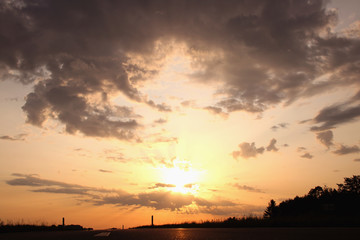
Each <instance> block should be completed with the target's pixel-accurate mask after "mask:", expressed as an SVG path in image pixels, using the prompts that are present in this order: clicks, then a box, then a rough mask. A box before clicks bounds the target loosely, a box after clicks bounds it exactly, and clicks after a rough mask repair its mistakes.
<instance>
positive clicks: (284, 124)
mask: <svg viewBox="0 0 360 240" xmlns="http://www.w3.org/2000/svg"><path fill="white" fill-rule="evenodd" d="M287 126H289V123H279V124H277V125H274V126H272V127H271V130H273V131H277V130H278V129H279V128H287Z"/></svg>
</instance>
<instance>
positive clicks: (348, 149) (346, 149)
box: [333, 144, 360, 155]
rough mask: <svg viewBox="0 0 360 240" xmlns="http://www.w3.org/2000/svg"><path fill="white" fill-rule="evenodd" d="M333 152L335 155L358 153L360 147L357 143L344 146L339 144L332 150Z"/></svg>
mask: <svg viewBox="0 0 360 240" xmlns="http://www.w3.org/2000/svg"><path fill="white" fill-rule="evenodd" d="M333 153H335V154H337V155H346V154H352V153H360V148H359V146H357V145H353V146H346V145H342V144H341V145H340V146H339V148H338V149H337V150H335V151H333Z"/></svg>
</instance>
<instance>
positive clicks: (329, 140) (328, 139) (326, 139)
mask: <svg viewBox="0 0 360 240" xmlns="http://www.w3.org/2000/svg"><path fill="white" fill-rule="evenodd" d="M316 138H317V139H318V140H319V141H320V143H322V144H323V145H325V146H326V147H327V148H329V147H331V146H332V145H334V142H333V140H334V135H333V132H332V131H331V130H327V131H324V132H318V133H316Z"/></svg>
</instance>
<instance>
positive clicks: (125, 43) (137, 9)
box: [0, 0, 360, 141]
mask: <svg viewBox="0 0 360 240" xmlns="http://www.w3.org/2000/svg"><path fill="white" fill-rule="evenodd" d="M325 3H326V2H325V1H320V0H315V1H291V0H284V1H264V0H256V1H232V0H230V1H221V0H212V1H190V0H184V1H176V0H166V1H165V0H163V1H162V0H159V1H130V0H125V1H113V0H106V1H97V0H86V1H76V2H74V1H45V0H28V1H21V0H14V1H2V2H1V3H0V21H1V22H2V24H1V26H0V34H1V36H2V40H1V48H0V78H1V79H2V80H4V79H7V80H12V81H17V82H21V83H23V84H33V85H34V88H33V91H32V92H31V93H29V94H28V95H27V96H26V103H25V104H24V106H23V111H24V112H25V114H26V116H27V122H28V123H30V124H32V125H35V126H39V127H41V126H43V125H44V124H45V122H46V121H47V120H56V121H58V122H60V123H62V124H63V125H64V126H65V131H66V132H67V133H69V134H76V133H81V134H83V135H85V136H92V137H104V138H107V137H111V138H117V139H122V140H127V141H134V140H135V141H140V139H139V136H137V129H138V128H139V127H141V124H140V123H139V121H138V120H137V118H136V117H135V116H136V115H137V114H136V113H134V112H132V109H127V110H125V111H122V110H123V109H125V108H126V107H125V106H118V105H116V104H114V103H113V102H112V100H111V99H112V97H114V96H117V95H119V94H120V95H122V96H124V97H125V98H126V99H127V101H129V102H136V103H138V104H144V105H146V106H149V107H150V108H153V109H154V110H156V111H160V112H165V113H166V112H171V111H172V106H169V105H167V104H166V103H164V102H155V101H154V100H152V99H150V98H149V97H148V96H147V95H146V94H145V93H142V92H141V90H140V87H139V86H140V85H141V83H143V82H145V81H152V79H153V78H154V77H155V76H156V75H157V74H158V73H159V72H160V71H161V69H162V66H163V61H164V59H165V56H166V54H167V52H166V49H168V48H169V49H171V47H169V46H172V45H173V44H175V45H176V44H180V43H181V44H184V45H185V46H186V49H187V54H188V55H189V56H190V58H191V63H192V65H193V66H195V70H194V72H193V73H192V74H190V75H189V77H190V79H191V81H197V82H201V83H204V84H213V83H214V84H216V86H217V90H216V92H215V94H216V96H221V97H220V98H218V99H217V100H216V102H215V103H214V104H211V105H210V106H207V107H205V108H206V109H207V110H209V111H211V112H214V113H221V114H224V116H226V115H227V114H229V113H231V112H235V111H246V112H251V113H260V112H263V111H265V110H266V109H268V108H269V107H272V106H274V105H278V104H291V103H292V102H294V101H296V100H297V99H300V98H306V97H309V96H313V95H316V94H319V93H323V92H325V91H328V90H329V89H334V88H338V87H343V86H353V87H354V88H359V81H358V72H359V61H360V40H359V37H358V36H357V35H354V34H352V35H351V37H350V36H346V35H344V34H343V35H337V34H335V33H332V32H331V29H333V28H334V26H335V24H336V21H337V13H336V11H335V10H326V4H325ZM319 79H321V81H319ZM119 109H122V110H120V112H119ZM358 116H359V106H358V105H357V106H349V107H345V106H340V105H336V106H331V107H329V108H326V109H323V110H322V111H321V112H320V113H319V115H318V116H316V117H315V119H314V120H315V122H316V123H319V124H321V126H319V127H317V128H316V129H314V130H328V129H331V128H332V127H334V126H336V125H338V124H340V123H342V122H344V121H347V120H346V119H349V118H355V117H358ZM277 127H279V126H277ZM280 127H282V126H280ZM274 130H275V129H274Z"/></svg>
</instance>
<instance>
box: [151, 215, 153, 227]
mask: <svg viewBox="0 0 360 240" xmlns="http://www.w3.org/2000/svg"><path fill="white" fill-rule="evenodd" d="M151 226H154V216H153V215H151Z"/></svg>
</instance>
